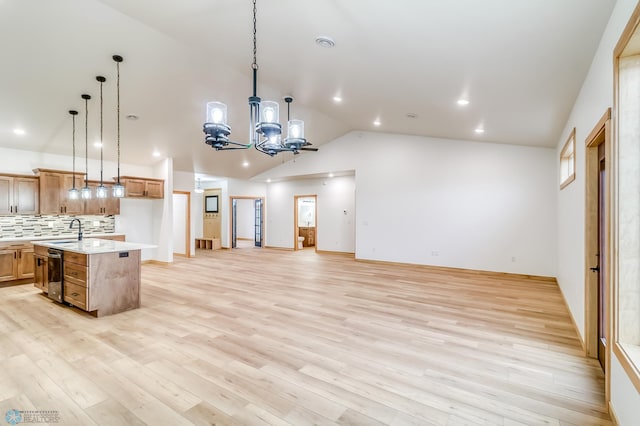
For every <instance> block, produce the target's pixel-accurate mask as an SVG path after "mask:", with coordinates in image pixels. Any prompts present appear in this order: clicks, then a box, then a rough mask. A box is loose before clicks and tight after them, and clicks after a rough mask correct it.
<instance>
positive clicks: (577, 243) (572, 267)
mask: <svg viewBox="0 0 640 426" xmlns="http://www.w3.org/2000/svg"><path fill="white" fill-rule="evenodd" d="M636 4H637V1H636V0H618V1H617V2H616V5H615V7H614V10H613V12H612V14H611V17H610V19H609V23H608V25H607V28H606V29H605V32H604V34H603V37H602V39H601V40H600V45H599V47H598V50H597V52H596V54H595V56H594V58H593V62H592V64H591V68H590V70H589V73H588V75H587V77H586V79H585V81H584V83H583V86H582V89H581V91H580V94H579V96H578V98H577V99H576V102H575V104H574V106H573V110H572V112H571V115H570V117H569V119H568V120H567V123H566V125H565V128H564V132H563V133H562V136H561V138H560V139H559V140H558V144H557V148H556V159H558V158H559V156H560V150H561V149H562V146H563V144H564V142H565V141H566V138H567V136H568V134H569V132H570V131H571V129H572V128H573V127H575V128H576V180H575V181H574V182H573V183H571V184H570V185H569V186H567V187H566V188H565V189H563V190H562V191H560V190H559V189H556V191H557V197H558V219H557V221H558V274H557V278H558V283H559V285H560V288H561V290H562V292H563V294H564V296H565V298H566V300H567V304H568V305H569V309H570V310H571V314H572V315H573V318H574V320H575V322H576V324H577V326H578V329H579V332H580V335H581V337H582V339H583V340H584V337H585V336H584V333H585V326H584V322H585V310H584V303H585V293H584V279H585V273H586V268H587V267H589V266H590V265H585V263H584V243H585V241H584V218H585V210H584V208H585V205H584V203H585V139H586V137H587V135H588V134H589V132H591V130H592V129H593V128H594V126H595V125H596V123H597V122H598V120H599V119H600V117H602V115H603V114H604V112H605V111H606V109H607V108H609V107H612V106H613V49H614V47H615V45H616V43H617V42H618V39H619V38H620V35H621V34H622V30H623V29H624V27H625V25H626V23H627V21H628V20H629V18H630V16H631V14H632V12H633V9H634V8H635V6H636ZM558 162H559V161H556V164H557V165H559V164H558ZM558 173H559V170H558ZM556 188H557V185H556ZM611 370H612V374H611V405H612V406H613V409H614V411H615V412H616V414H617V415H618V418H619V420H620V425H621V426H627V425H635V424H637V423H636V422H637V419H638V418H640V408H639V407H640V394H638V392H637V391H636V390H635V388H634V387H633V385H632V383H631V382H630V380H629V378H628V377H627V375H626V374H625V372H624V371H623V369H622V367H621V365H620V363H619V361H618V359H617V358H616V356H615V355H613V356H612V357H611Z"/></svg>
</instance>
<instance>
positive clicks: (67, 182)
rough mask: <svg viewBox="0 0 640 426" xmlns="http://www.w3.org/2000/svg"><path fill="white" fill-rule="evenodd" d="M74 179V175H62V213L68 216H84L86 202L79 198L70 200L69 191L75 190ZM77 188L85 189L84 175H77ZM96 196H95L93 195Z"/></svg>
mask: <svg viewBox="0 0 640 426" xmlns="http://www.w3.org/2000/svg"><path fill="white" fill-rule="evenodd" d="M73 180H74V177H73V175H72V174H69V175H67V174H65V175H62V187H61V190H60V199H61V200H62V203H61V205H62V206H63V211H62V213H66V214H83V213H84V200H83V199H81V198H78V199H77V200H72V199H70V198H69V190H70V189H71V188H73ZM75 182H76V188H77V189H78V190H80V189H82V188H83V187H84V175H78V174H76V175H75ZM93 196H95V194H93Z"/></svg>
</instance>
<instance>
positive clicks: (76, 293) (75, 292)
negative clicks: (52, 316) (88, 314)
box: [63, 282, 87, 310]
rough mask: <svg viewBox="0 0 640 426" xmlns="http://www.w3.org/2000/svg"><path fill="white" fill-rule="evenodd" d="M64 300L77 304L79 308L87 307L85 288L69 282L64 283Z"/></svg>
mask: <svg viewBox="0 0 640 426" xmlns="http://www.w3.org/2000/svg"><path fill="white" fill-rule="evenodd" d="M63 294H64V301H65V302H68V303H71V304H72V305H73V306H77V307H78V308H80V309H84V310H86V309H87V288H86V287H82V286H80V285H76V284H73V283H70V282H65V283H64V293H63Z"/></svg>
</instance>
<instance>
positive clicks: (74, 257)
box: [64, 251, 87, 266]
mask: <svg viewBox="0 0 640 426" xmlns="http://www.w3.org/2000/svg"><path fill="white" fill-rule="evenodd" d="M67 262H71V263H77V264H78V265H84V266H87V255H86V254H82V253H74V252H72V251H65V252H64V263H65V264H66V263H67Z"/></svg>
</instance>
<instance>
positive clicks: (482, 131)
mask: <svg viewBox="0 0 640 426" xmlns="http://www.w3.org/2000/svg"><path fill="white" fill-rule="evenodd" d="M475 132H476V133H484V129H483V128H482V127H478V128H477V129H476V130H475Z"/></svg>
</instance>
